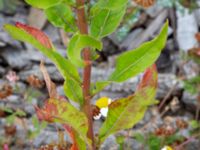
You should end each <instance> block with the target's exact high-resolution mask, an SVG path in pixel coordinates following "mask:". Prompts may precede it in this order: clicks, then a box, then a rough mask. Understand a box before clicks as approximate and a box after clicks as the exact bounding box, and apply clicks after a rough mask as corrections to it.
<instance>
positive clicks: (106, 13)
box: [90, 6, 126, 39]
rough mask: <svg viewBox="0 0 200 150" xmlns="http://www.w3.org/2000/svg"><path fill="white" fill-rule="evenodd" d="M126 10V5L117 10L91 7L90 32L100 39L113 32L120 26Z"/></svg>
mask: <svg viewBox="0 0 200 150" xmlns="http://www.w3.org/2000/svg"><path fill="white" fill-rule="evenodd" d="M125 11H126V7H125V6H123V7H121V8H119V9H116V10H111V9H108V8H99V7H93V8H92V9H91V14H92V16H91V24H90V34H91V35H92V36H93V37H95V38H98V39H100V38H103V37H105V36H107V35H109V34H111V33H112V32H114V31H115V30H116V28H117V27H118V26H119V24H120V22H121V20H122V18H123V16H124V14H125Z"/></svg>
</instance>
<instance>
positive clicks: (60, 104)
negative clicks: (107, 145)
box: [4, 0, 168, 150]
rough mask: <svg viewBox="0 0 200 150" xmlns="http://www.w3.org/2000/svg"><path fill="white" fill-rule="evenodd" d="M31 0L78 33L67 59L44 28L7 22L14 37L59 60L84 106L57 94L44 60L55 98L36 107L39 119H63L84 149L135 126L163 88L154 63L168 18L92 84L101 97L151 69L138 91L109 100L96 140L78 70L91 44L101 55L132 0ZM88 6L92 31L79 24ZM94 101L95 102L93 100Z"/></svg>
mask: <svg viewBox="0 0 200 150" xmlns="http://www.w3.org/2000/svg"><path fill="white" fill-rule="evenodd" d="M26 2H27V3H28V4H30V5H32V6H34V7H38V8H40V9H43V10H44V11H45V13H46V15H47V18H48V19H49V21H50V22H51V23H52V24H53V25H54V26H56V27H59V28H64V29H65V31H67V32H71V33H73V36H72V38H71V40H70V42H69V45H68V48H67V51H66V53H67V58H65V57H63V56H62V55H61V54H60V53H58V51H57V50H56V47H55V46H54V45H53V43H52V42H51V40H50V39H49V38H48V37H47V35H46V34H44V33H43V32H42V31H40V30H38V29H35V28H33V27H30V26H27V25H25V24H22V23H17V24H16V25H9V24H7V25H5V26H4V29H5V30H6V31H7V32H8V33H9V34H10V35H11V36H12V37H13V38H15V39H17V40H20V41H22V42H27V43H30V44H32V45H33V46H34V47H35V48H36V49H38V50H39V51H40V52H42V53H43V54H44V55H45V56H47V57H48V58H49V59H50V60H51V61H52V62H54V64H55V65H56V66H57V68H58V70H59V71H60V73H61V74H62V76H63V78H64V80H65V83H64V85H63V86H64V90H65V95H66V97H67V98H68V99H69V100H71V101H74V102H75V103H77V104H78V105H79V106H80V108H77V107H74V106H73V105H72V104H71V103H70V102H69V101H67V100H65V99H63V98H61V97H60V96H59V95H58V94H57V92H56V90H55V89H56V88H55V84H53V83H52V82H51V80H50V77H48V75H47V71H45V69H44V66H43V65H41V68H42V72H43V74H44V77H45V81H46V85H47V88H48V91H49V99H48V100H47V101H46V103H45V104H44V106H43V107H42V108H38V107H36V111H37V115H38V117H39V119H42V120H46V121H48V122H50V123H55V122H57V123H60V124H62V125H63V127H64V128H65V130H66V131H67V132H68V133H69V135H70V137H71V139H72V142H73V145H72V148H71V149H80V150H85V149H86V147H87V148H88V149H98V148H99V147H100V145H101V144H102V143H103V142H104V141H105V139H106V138H107V137H108V136H109V135H111V134H114V133H116V132H118V131H120V130H124V129H128V128H131V127H133V126H134V125H135V124H136V123H137V122H139V121H140V120H141V119H142V118H143V116H144V113H145V111H146V109H147V108H148V106H150V105H152V104H154V103H155V102H156V101H155V98H154V97H155V94H156V88H157V71H156V66H155V65H153V64H154V62H155V61H156V59H157V58H158V57H159V55H160V53H161V50H162V49H163V48H164V46H165V43H166V39H167V30H168V22H166V23H165V25H164V26H163V28H162V29H161V32H160V34H159V35H158V36H157V37H155V38H154V39H153V40H151V41H149V42H146V43H144V44H142V45H141V46H140V47H138V48H136V49H134V50H129V51H127V52H125V53H123V54H121V55H119V56H118V58H117V60H116V66H115V70H114V71H113V72H112V73H111V74H110V76H109V78H108V79H106V80H105V81H97V82H95V83H91V85H90V89H89V92H90V97H92V96H95V94H97V93H98V92H100V91H101V90H103V89H104V88H105V87H106V86H107V85H109V84H110V83H112V82H124V81H126V80H128V79H130V78H132V77H134V76H136V75H138V74H139V73H141V72H144V71H145V74H144V76H143V79H142V80H141V82H140V84H139V85H138V88H137V90H136V92H135V93H134V94H132V95H130V96H127V97H125V98H119V99H117V100H115V101H113V102H112V103H111V104H110V105H109V111H108V116H107V118H106V120H105V122H104V123H103V125H102V127H101V128H100V130H99V133H98V135H97V136H96V137H95V139H96V140H92V139H91V138H89V137H88V134H87V133H88V130H89V128H90V126H89V122H88V116H87V115H86V113H84V112H83V111H82V108H83V107H85V105H86V104H85V100H86V99H85V97H84V95H83V90H84V88H85V87H82V85H83V79H82V77H81V75H80V74H79V72H78V69H84V68H85V67H86V66H87V64H88V63H89V62H88V61H85V60H84V59H83V57H82V51H83V49H84V48H90V49H89V51H90V52H91V53H92V54H94V56H97V55H98V54H97V53H96V49H98V50H101V49H102V42H101V39H102V38H103V37H105V36H107V35H109V34H111V33H113V32H114V31H115V30H116V29H117V27H118V26H119V24H120V22H121V20H122V18H123V16H124V14H125V11H126V8H127V2H128V0H107V1H105V0H99V1H98V2H96V3H95V4H94V5H93V6H92V7H91V8H90V7H85V6H84V5H83V6H80V5H78V6H77V3H76V2H75V1H73V0H26ZM77 2H78V0H77ZM85 5H88V3H85ZM84 7H85V8H88V11H85V13H86V12H87V20H85V21H86V22H87V26H88V31H89V32H88V34H81V32H80V25H76V19H77V12H78V10H79V9H82V8H84ZM95 58H96V57H93V59H95ZM90 61H92V60H90ZM88 80H90V78H89V79H88ZM87 105H88V104H87ZM88 106H89V107H90V104H89V105H88Z"/></svg>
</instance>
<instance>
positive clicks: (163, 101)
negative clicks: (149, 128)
mask: <svg viewBox="0 0 200 150" xmlns="http://www.w3.org/2000/svg"><path fill="white" fill-rule="evenodd" d="M177 85H178V82H176V84H174V85H173V87H172V88H171V89H170V91H169V92H168V93H167V95H166V96H165V97H164V99H163V100H162V102H161V103H160V105H159V107H158V110H159V111H161V108H162V107H163V106H164V104H165V102H166V101H167V99H168V98H169V97H170V95H171V94H172V92H173V91H174V89H175V88H176V86H177Z"/></svg>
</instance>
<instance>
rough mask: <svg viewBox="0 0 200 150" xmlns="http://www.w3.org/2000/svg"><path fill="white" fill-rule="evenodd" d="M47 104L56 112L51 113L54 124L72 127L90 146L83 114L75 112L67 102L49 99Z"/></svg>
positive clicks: (86, 123) (86, 122) (86, 121)
mask: <svg viewBox="0 0 200 150" xmlns="http://www.w3.org/2000/svg"><path fill="white" fill-rule="evenodd" d="M48 103H49V104H52V105H54V106H56V109H57V111H58V112H56V113H53V112H52V115H53V117H54V118H55V122H59V123H63V124H67V125H69V126H71V127H73V129H74V130H75V131H76V132H77V133H78V135H79V137H80V138H81V139H82V140H84V141H85V142H86V143H87V144H88V145H89V146H90V144H91V141H90V139H88V137H87V131H88V120H87V118H86V116H85V114H84V113H82V112H80V111H79V110H77V109H76V108H75V107H74V106H72V105H71V104H70V103H68V102H67V101H61V100H56V99H50V100H49V101H48Z"/></svg>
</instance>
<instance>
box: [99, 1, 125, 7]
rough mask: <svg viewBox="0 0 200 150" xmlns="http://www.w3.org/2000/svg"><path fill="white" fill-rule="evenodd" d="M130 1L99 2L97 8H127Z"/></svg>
mask: <svg viewBox="0 0 200 150" xmlns="http://www.w3.org/2000/svg"><path fill="white" fill-rule="evenodd" d="M127 2H128V0H99V1H98V2H97V3H96V6H98V7H101V8H107V9H119V7H122V6H125V5H126V4H127Z"/></svg>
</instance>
